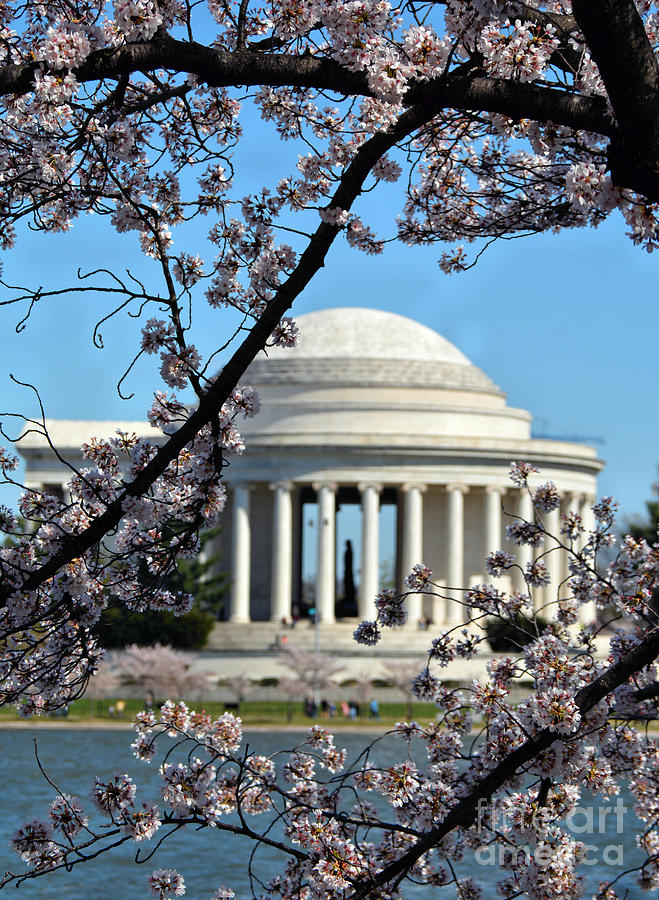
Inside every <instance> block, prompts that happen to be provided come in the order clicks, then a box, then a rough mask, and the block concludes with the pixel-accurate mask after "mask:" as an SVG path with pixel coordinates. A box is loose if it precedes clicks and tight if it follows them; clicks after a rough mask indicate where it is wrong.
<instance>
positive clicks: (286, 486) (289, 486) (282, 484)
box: [268, 481, 293, 491]
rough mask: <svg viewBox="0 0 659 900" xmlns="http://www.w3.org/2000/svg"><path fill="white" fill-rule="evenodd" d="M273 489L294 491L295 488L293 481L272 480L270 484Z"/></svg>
mask: <svg viewBox="0 0 659 900" xmlns="http://www.w3.org/2000/svg"><path fill="white" fill-rule="evenodd" d="M268 487H269V488H270V490H271V491H278V490H282V491H292V490H293V482H292V481H271V482H270V484H269V485H268Z"/></svg>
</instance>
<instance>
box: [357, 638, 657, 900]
mask: <svg viewBox="0 0 659 900" xmlns="http://www.w3.org/2000/svg"><path fill="white" fill-rule="evenodd" d="M657 656H659V631H655V632H653V633H652V634H650V635H648V637H646V638H645V639H644V640H643V641H642V642H641V643H640V644H638V646H636V647H634V649H633V650H630V652H629V653H627V654H626V655H625V656H624V657H623V658H622V659H621V660H620V661H619V662H617V663H615V664H614V665H612V666H611V667H610V668H608V669H607V670H606V672H603V673H602V675H600V676H599V678H596V679H595V680H594V681H593V682H591V684H588V685H586V687H583V688H581V690H580V691H578V692H577V695H576V697H575V703H576V705H577V707H578V708H579V711H580V712H581V713H582V714H584V713H587V712H589V711H590V710H591V709H593V708H594V707H595V706H597V704H598V703H599V702H600V701H601V700H603V699H604V698H605V697H606V696H607V695H608V694H610V693H611V692H612V691H613V690H615V688H617V687H619V686H620V685H621V684H624V683H625V682H626V681H627V679H628V678H629V677H630V676H631V675H633V674H634V673H635V672H639V671H641V670H642V669H644V668H646V667H647V666H649V665H651V664H652V663H653V662H654V660H655V659H656V658H657ZM566 739H569V738H564V737H562V736H561V735H559V734H557V733H556V732H555V731H549V730H548V729H545V730H544V731H541V732H540V734H538V735H537V736H536V737H534V738H530V739H529V740H527V741H526V742H525V743H524V744H522V746H521V747H518V748H517V749H516V750H513V752H512V753H510V754H508V756H507V757H506V758H505V759H504V760H503V761H502V762H501V763H499V765H498V766H497V767H496V769H494V770H493V771H492V772H490V773H489V774H488V775H486V776H485V777H483V778H481V779H480V781H478V782H477V783H476V785H475V786H474V788H473V790H472V792H471V793H470V794H469V796H467V797H465V798H464V799H463V800H460V801H459V802H458V803H457V804H456V805H455V806H454V807H453V808H452V809H451V811H450V812H449V813H448V815H447V816H446V818H445V819H444V821H443V822H442V823H441V825H438V826H437V827H436V828H433V829H432V830H431V831H429V832H427V833H426V834H425V835H424V836H423V837H422V838H421V839H420V840H419V841H417V843H416V844H414V846H413V847H411V848H410V849H409V850H408V851H407V852H406V853H404V854H403V855H402V856H401V857H399V859H397V860H396V861H395V862H393V863H391V864H390V865H388V866H386V867H385V868H384V869H383V870H382V871H381V872H378V873H377V874H375V875H373V876H371V878H369V880H368V881H362V882H359V883H357V884H356V885H355V890H354V893H352V894H351V895H350V898H349V900H360V898H363V897H368V896H369V894H370V893H371V892H376V894H375V895H376V896H377V889H378V888H379V887H380V886H382V885H385V884H388V883H389V882H391V881H392V880H393V879H394V878H396V877H397V876H398V875H399V874H400V873H401V872H406V871H409V869H410V868H411V867H412V866H413V865H414V863H415V862H416V861H417V860H418V859H419V858H420V857H421V856H423V854H424V853H427V852H428V851H429V850H431V849H432V848H433V847H435V846H437V844H438V843H439V842H440V841H441V840H442V839H443V838H444V837H446V835H447V834H449V832H451V831H453V830H454V829H455V828H469V826H470V825H472V824H473V823H474V821H475V819H476V816H477V809H478V801H479V799H480V798H488V799H489V798H491V797H493V796H494V794H495V793H496V792H497V791H498V790H499V789H500V788H501V787H502V786H503V785H504V784H505V783H506V781H507V780H508V779H509V778H511V777H512V776H513V775H514V774H515V773H516V772H517V771H519V769H520V768H521V767H522V766H524V765H527V764H528V763H530V762H532V761H533V760H534V759H535V757H536V756H537V755H538V754H539V753H541V752H542V751H543V750H546V749H547V748H548V747H550V746H551V745H552V744H553V743H554V741H559V740H566Z"/></svg>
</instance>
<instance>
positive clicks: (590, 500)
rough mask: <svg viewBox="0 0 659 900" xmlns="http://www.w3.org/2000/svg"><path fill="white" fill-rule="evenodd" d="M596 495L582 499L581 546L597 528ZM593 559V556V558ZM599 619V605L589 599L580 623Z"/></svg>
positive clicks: (580, 617)
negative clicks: (594, 509)
mask: <svg viewBox="0 0 659 900" xmlns="http://www.w3.org/2000/svg"><path fill="white" fill-rule="evenodd" d="M594 503H595V497H592V496H590V495H589V494H586V495H585V496H584V497H583V498H582V500H581V510H580V512H581V520H582V522H583V526H584V534H583V537H582V539H581V546H582V547H583V545H584V544H585V542H586V541H587V540H588V535H589V533H590V532H591V531H593V529H594V528H595V524H596V523H595V513H594V512H593V509H592V507H593V504H594ZM591 559H592V558H591ZM596 621H597V605H596V603H595V601H594V600H589V601H588V603H585V604H583V605H582V606H581V608H580V610H579V623H580V624H581V625H593V624H594V623H595V622H596Z"/></svg>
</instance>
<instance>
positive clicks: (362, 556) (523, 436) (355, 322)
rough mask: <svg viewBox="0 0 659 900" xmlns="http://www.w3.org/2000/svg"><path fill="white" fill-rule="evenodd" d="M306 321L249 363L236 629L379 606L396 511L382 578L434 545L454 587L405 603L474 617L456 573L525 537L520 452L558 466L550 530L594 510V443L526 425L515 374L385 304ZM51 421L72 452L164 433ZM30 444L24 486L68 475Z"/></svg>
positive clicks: (445, 620) (232, 479) (62, 445)
mask: <svg viewBox="0 0 659 900" xmlns="http://www.w3.org/2000/svg"><path fill="white" fill-rule="evenodd" d="M297 324H298V327H299V330H300V341H299V344H298V346H297V347H295V348H294V349H283V348H274V349H269V350H268V351H267V353H266V352H263V353H261V354H260V356H259V357H258V358H257V359H256V360H255V361H254V362H253V363H252V365H251V366H250V368H249V369H248V371H247V373H246V375H245V377H244V378H243V379H242V383H243V384H251V385H252V386H253V387H254V388H255V389H256V390H257V391H258V392H259V394H260V396H261V400H262V404H263V408H262V411H261V412H260V413H259V415H257V416H255V417H254V418H253V419H249V420H247V421H242V420H241V422H240V423H237V424H238V427H239V429H240V431H241V433H242V434H243V436H244V439H245V443H246V445H247V449H246V451H245V452H244V454H242V455H241V456H239V457H236V458H233V459H232V460H231V465H230V466H229V467H228V469H227V470H226V481H227V484H228V487H229V503H228V506H227V509H226V511H225V514H224V518H223V528H222V531H221V533H220V535H219V537H218V538H217V550H219V551H220V553H221V563H220V567H221V568H224V569H227V568H229V567H230V568H231V571H232V579H233V580H232V592H231V597H230V601H229V605H228V609H227V611H226V618H227V619H228V620H229V621H230V622H232V623H236V628H234V630H240V629H237V626H239V625H242V626H245V625H246V624H247V623H251V624H250V625H249V626H248V627H249V628H251V629H252V630H253V633H255V632H256V631H258V629H259V626H257V625H255V623H256V622H258V621H261V622H263V623H264V624H263V626H260V627H261V629H262V630H263V631H264V633H265V629H266V625H265V623H270V624H269V625H268V626H267V633H268V634H269V635H270V637H272V636H273V633H274V631H275V630H276V625H275V624H274V623H277V626H278V625H280V624H282V623H283V622H284V621H286V622H290V621H291V619H293V618H297V617H304V616H305V615H306V616H308V615H309V614H310V613H311V615H313V614H314V611H315V613H316V614H317V617H318V620H319V622H320V623H321V627H322V626H331V625H332V624H333V623H334V622H335V621H336V620H337V618H352V620H353V622H354V617H355V616H359V617H360V618H373V617H374V605H373V601H374V598H375V595H376V594H377V592H378V590H379V589H380V588H381V587H382V586H383V582H384V575H383V571H384V568H385V567H384V566H383V563H384V562H385V561H384V560H383V559H382V544H383V541H382V530H383V527H384V526H385V525H386V528H387V533H388V535H389V537H388V540H389V548H390V550H389V552H388V559H387V560H386V562H387V564H388V572H387V578H388V580H387V584H397V585H398V586H399V587H401V588H402V586H403V583H404V579H405V576H406V575H407V574H408V573H409V572H410V570H411V568H412V566H413V565H414V564H415V563H419V562H424V563H426V564H427V565H429V566H430V567H431V568H432V570H433V573H434V580H435V581H437V582H438V583H439V584H441V585H443V586H445V587H446V591H445V592H444V593H445V594H446V596H445V597H444V598H443V599H440V598H436V597H433V596H431V595H426V596H424V595H423V594H416V595H412V596H410V597H409V599H408V604H409V621H410V622H411V623H417V622H424V620H425V622H426V623H427V622H432V623H433V624H434V625H438V626H441V625H442V624H457V623H458V622H460V621H462V620H463V607H462V606H461V605H460V604H458V603H456V602H454V600H453V599H452V598H455V597H458V596H460V594H458V593H457V589H459V588H463V587H469V586H472V585H474V584H477V583H480V582H482V581H484V580H486V575H485V566H484V559H485V556H486V554H487V553H488V552H490V551H491V550H496V549H507V550H509V552H515V548H513V547H511V546H510V545H509V544H508V542H507V541H506V537H505V534H506V528H505V526H506V524H507V521H510V520H511V519H510V517H513V516H522V517H525V518H530V517H531V516H532V510H531V505H530V500H529V497H528V495H527V494H525V493H523V492H521V491H519V490H518V489H517V488H515V487H513V485H512V483H511V482H510V481H509V479H508V471H509V469H510V463H511V461H512V460H524V461H528V462H531V463H533V464H534V465H535V466H536V467H537V468H538V469H539V470H540V475H539V476H538V482H539V483H540V482H544V481H547V480H552V481H554V482H555V483H556V485H557V487H558V489H559V491H560V493H561V498H562V500H561V509H560V510H556V511H554V512H552V513H550V514H549V515H548V516H547V517H546V520H545V522H546V527H547V529H548V530H549V531H550V532H552V533H555V534H558V532H559V529H560V524H559V521H560V520H559V515H560V512H565V511H574V512H580V513H581V514H582V515H583V516H584V517H585V519H586V524H588V520H589V517H590V516H591V512H590V506H591V505H592V503H593V502H594V498H595V495H596V489H597V482H596V479H597V474H598V472H599V471H600V469H601V468H602V465H603V463H602V461H601V460H600V459H598V458H597V454H596V452H595V450H594V449H593V448H591V447H589V446H585V445H583V444H578V443H572V442H567V441H558V440H548V439H538V438H533V437H531V415H530V413H529V412H527V411H526V410H522V409H515V408H512V407H510V406H508V405H507V403H506V395H505V394H504V393H503V391H502V390H501V389H500V388H499V387H497V385H495V384H494V383H493V382H492V381H491V380H490V378H488V376H487V375H486V374H485V373H484V372H482V371H481V370H480V369H478V368H477V367H476V366H474V365H473V364H472V363H471V362H470V361H469V360H468V359H467V358H466V357H465V356H464V355H463V354H462V353H461V352H460V350H458V349H457V347H455V346H454V345H453V344H451V343H449V341H447V340H446V339H445V338H443V337H442V336H441V335H439V334H437V333H436V332H435V331H432V330H431V329H430V328H427V327H425V326H423V325H421V324H419V323H417V322H414V321H412V320H411V319H408V318H406V317H404V316H401V315H396V314H393V313H388V312H380V311H376V310H373V309H359V308H340V309H327V310H322V311H319V312H312V313H309V314H306V315H302V316H300V317H299V318H298V319H297ZM47 424H48V428H49V430H50V433H51V438H52V440H53V442H54V443H55V445H56V446H57V447H58V448H59V450H60V452H61V454H62V455H63V456H64V457H65V458H66V459H68V460H70V462H71V463H73V464H74V465H78V466H82V465H84V463H83V461H82V460H81V458H80V455H79V451H78V448H79V447H80V444H81V443H82V442H83V441H86V440H88V439H89V438H90V437H91V436H92V435H95V436H98V437H110V436H112V435H113V434H114V432H115V431H116V429H117V428H121V429H123V430H130V431H136V432H137V433H138V434H141V435H142V436H145V437H150V438H154V437H156V436H157V435H159V432H156V431H155V430H153V429H151V428H150V427H149V426H148V425H146V424H143V423H136V422H84V421H76V422H74V421H61V420H59V421H58V420H50V421H48V423H47ZM21 452H22V454H23V456H24V457H25V462H26V476H25V478H26V484H27V485H28V486H29V487H36V488H42V487H46V488H47V489H48V490H53V489H57V488H60V489H62V487H63V485H64V483H65V482H66V480H67V478H68V471H67V469H66V468H65V467H64V465H63V464H61V463H60V462H58V460H56V459H55V458H54V456H53V455H52V453H50V451H49V448H48V447H47V445H46V443H45V441H43V440H42V439H39V438H37V437H36V436H30V435H28V436H27V437H26V438H25V439H24V440H23V441H22V442H21ZM347 507H351V509H352V513H351V515H352V519H351V521H353V523H355V524H354V525H353V527H354V528H355V530H356V533H353V534H352V535H351V536H352V537H353V539H354V540H353V541H345V542H344V541H340V540H338V534H337V511H341V510H345V509H346V508H347ZM311 525H313V526H314V527H313V528H312V527H311ZM353 543H354V545H355V555H354V560H350V561H347V560H346V557H347V554H348V552H349V550H350V555H351V556H352V552H351V551H352V544H353ZM348 545H350V548H348ZM211 552H212V551H211ZM516 552H517V559H518V561H519V562H521V563H522V564H524V563H526V562H527V561H530V559H531V557H530V553H531V552H532V551H531V550H530V548H528V549H527V548H522V549H521V552H520V551H519V550H517V551H516ZM524 554H526V555H524ZM351 565H352V566H354V572H355V577H354V581H353V576H352V571H353V570H352V569H351ZM547 565H548V567H549V568H550V575H551V578H552V585H553V590H554V592H555V590H556V585H557V584H559V582H560V581H561V580H562V578H563V577H565V575H566V574H567V572H566V562H565V560H564V559H562V558H561V556H560V555H559V554H557V553H556V554H550V555H549V556H548V557H547ZM305 567H306V568H305ZM304 571H306V572H307V573H310V577H306V578H305V577H303V573H304ZM337 571H338V573H339V574H338V577H337ZM341 572H343V579H342V578H341ZM309 581H311V584H309ZM353 584H354V587H353ZM501 586H502V587H504V588H509V587H511V585H510V581H508V583H506V579H503V584H502V585H501ZM517 586H519V587H522V585H521V584H519V585H515V584H513V585H512V587H517ZM554 596H555V594H554ZM587 615H588V614H586V617H587ZM222 627H223V626H218V629H221V628H222ZM224 627H227V629H228V630H230V629H231V627H233V626H224ZM352 627H354V625H353V626H352ZM218 629H216V631H217V630H218ZM298 630H299V629H298ZM326 630H327V629H326ZM409 630H410V629H405V631H408V632H409Z"/></svg>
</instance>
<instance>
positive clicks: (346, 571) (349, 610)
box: [336, 540, 358, 618]
mask: <svg viewBox="0 0 659 900" xmlns="http://www.w3.org/2000/svg"><path fill="white" fill-rule="evenodd" d="M336 612H337V615H338V616H339V617H340V618H354V617H355V616H357V615H358V610H357V597H356V591H355V573H354V561H353V552H352V541H350V540H347V541H346V548H345V552H344V554H343V597H342V598H341V600H339V603H338V604H337V611H336Z"/></svg>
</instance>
